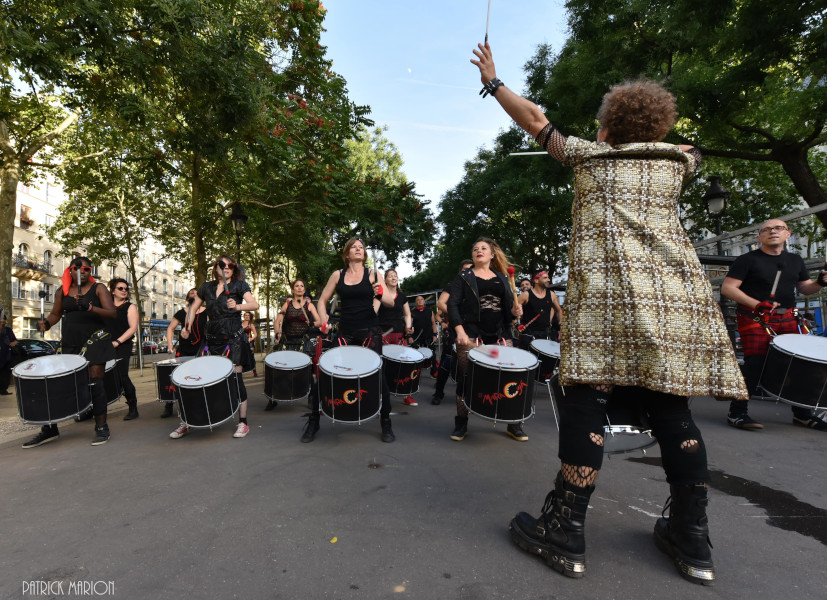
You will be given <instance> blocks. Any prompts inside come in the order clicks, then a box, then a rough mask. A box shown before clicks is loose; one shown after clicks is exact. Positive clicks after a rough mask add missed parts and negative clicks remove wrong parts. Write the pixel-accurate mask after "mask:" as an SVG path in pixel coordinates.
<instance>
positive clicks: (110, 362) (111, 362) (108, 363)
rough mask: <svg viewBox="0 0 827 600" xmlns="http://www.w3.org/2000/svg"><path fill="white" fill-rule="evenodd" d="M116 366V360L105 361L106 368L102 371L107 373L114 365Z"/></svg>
mask: <svg viewBox="0 0 827 600" xmlns="http://www.w3.org/2000/svg"><path fill="white" fill-rule="evenodd" d="M117 364H118V360H117V359H116V358H113V359H112V360H107V361H106V368H105V369H104V371H106V372H107V373H108V372H109V371H111V370H112V369H114V368H115V365H117Z"/></svg>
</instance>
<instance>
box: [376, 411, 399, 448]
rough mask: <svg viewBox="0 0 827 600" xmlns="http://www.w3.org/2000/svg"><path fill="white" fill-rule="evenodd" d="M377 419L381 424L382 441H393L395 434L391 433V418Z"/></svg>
mask: <svg viewBox="0 0 827 600" xmlns="http://www.w3.org/2000/svg"><path fill="white" fill-rule="evenodd" d="M379 421H380V422H381V424H382V441H383V442H388V443H390V442H392V441H394V440H395V439H396V436H395V435H393V429H392V428H391V418H390V417H380V418H379Z"/></svg>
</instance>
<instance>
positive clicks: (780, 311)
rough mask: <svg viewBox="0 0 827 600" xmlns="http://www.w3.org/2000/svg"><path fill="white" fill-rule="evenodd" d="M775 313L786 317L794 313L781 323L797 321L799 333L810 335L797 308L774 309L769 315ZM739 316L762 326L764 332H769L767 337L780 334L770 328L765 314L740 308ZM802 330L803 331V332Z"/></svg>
mask: <svg viewBox="0 0 827 600" xmlns="http://www.w3.org/2000/svg"><path fill="white" fill-rule="evenodd" d="M773 313H774V314H777V315H779V316H781V315H785V314H787V313H792V317H791V318H787V319H781V321H779V322H781V323H784V322H789V321H795V322H796V324H797V326H798V333H801V334H804V335H807V334H809V333H810V329H809V328H808V327H807V325H806V324H805V323H802V320H803V319H802V317H801V315H799V313H798V308H797V307H796V308H779V309H773V310H772V311H771V312H770V313H769V314H770V315H772V314H773ZM738 314H739V315H743V316H745V317H748V318H749V319H752V320H753V321H755V322H756V323H758V325H760V326H761V327H762V328H763V329H764V331H766V332H767V335H770V336H772V337H775V336H777V335H778V333H777V332H776V331H775V329H773V328H772V327H771V326H770V324H769V323H768V322H767V321H765V320H764V319H763V315H764V313H758V314H756V313H754V312H752V311H747V310H746V309H743V308H741V307H740V306H739V307H738ZM802 329H803V331H802Z"/></svg>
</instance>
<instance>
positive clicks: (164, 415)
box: [161, 402, 172, 419]
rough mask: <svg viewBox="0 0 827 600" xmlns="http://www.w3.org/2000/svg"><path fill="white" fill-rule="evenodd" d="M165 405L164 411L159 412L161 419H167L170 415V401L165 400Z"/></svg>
mask: <svg viewBox="0 0 827 600" xmlns="http://www.w3.org/2000/svg"><path fill="white" fill-rule="evenodd" d="M165 404H166V406H164V412H162V413H161V418H162V419H169V418H170V417H171V416H172V402H166V403H165Z"/></svg>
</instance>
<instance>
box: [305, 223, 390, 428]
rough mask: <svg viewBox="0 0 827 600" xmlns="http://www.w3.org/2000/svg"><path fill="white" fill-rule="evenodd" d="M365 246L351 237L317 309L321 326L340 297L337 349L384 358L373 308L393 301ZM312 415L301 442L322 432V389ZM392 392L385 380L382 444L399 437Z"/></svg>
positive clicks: (314, 392)
mask: <svg viewBox="0 0 827 600" xmlns="http://www.w3.org/2000/svg"><path fill="white" fill-rule="evenodd" d="M365 258H366V251H365V244H364V243H363V242H362V240H360V239H359V238H350V239H349V240H348V241H347V243H346V244H345V248H344V250H343V251H342V260H343V261H344V263H345V268H344V269H341V270H340V271H334V272H333V273H332V274H331V275H330V278H329V279H328V280H327V284H326V285H325V287H324V290H322V293H321V295H320V296H319V300H318V302H317V303H316V308H317V310H318V312H319V318H320V319H321V321H322V323H327V322H328V320H329V317H328V314H327V308H326V306H327V302H328V301H329V300H330V298H331V297H333V294H334V293H336V294H338V296H339V307H340V311H341V312H340V314H341V319H340V320H339V333H338V337H337V338H336V340H335V344H336V345H338V346H343V345H351V344H355V345H363V346H365V347H367V348H370V349H371V350H373V351H374V352H376V353H377V354H379V356H382V328H381V326H380V325H379V317H378V316H377V315H376V310H375V309H374V303H373V300H374V298H377V297H380V298H381V301H382V303H383V304H385V305H387V306H393V300H394V299H393V298H392V297H389V296H388V295H386V294H383V288H382V285H381V283H380V282H381V281H382V280H381V277H382V276H381V275H380V274H379V272H378V271H377V270H376V269H368V268H367V267H366V266H365ZM311 398H312V399H311V404H312V412H311V414H310V417H309V418H308V420H307V424H306V425H305V428H304V433H303V434H302V437H301V441H302V442H303V443H308V442H312V441H313V439H314V438H315V436H316V433H317V432H318V431H319V417H320V413H319V387H318V385H317V384H314V385H313V389H312V391H311ZM390 415H391V393H390V388H389V387H388V384H387V382H386V381H385V378H384V377H383V378H382V407H381V409H380V411H379V416H380V422H381V425H382V441H383V442H393V441H394V440H395V439H396V437H395V436H394V435H393V429H392V428H391V416H390Z"/></svg>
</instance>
